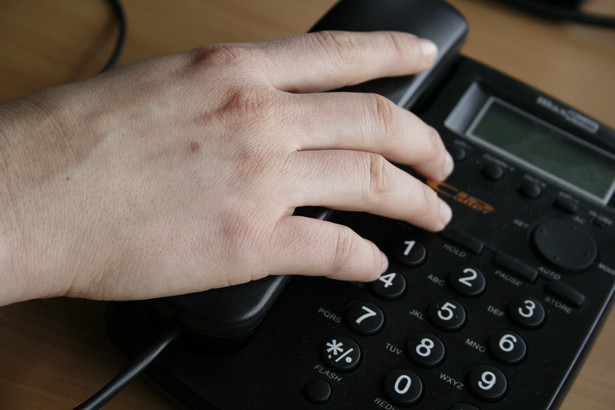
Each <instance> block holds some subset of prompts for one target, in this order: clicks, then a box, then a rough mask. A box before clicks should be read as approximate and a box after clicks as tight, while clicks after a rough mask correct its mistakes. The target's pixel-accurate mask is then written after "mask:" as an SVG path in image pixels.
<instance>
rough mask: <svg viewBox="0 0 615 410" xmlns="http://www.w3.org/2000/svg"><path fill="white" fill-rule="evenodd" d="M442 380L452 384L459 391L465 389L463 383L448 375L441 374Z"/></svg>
mask: <svg viewBox="0 0 615 410" xmlns="http://www.w3.org/2000/svg"><path fill="white" fill-rule="evenodd" d="M440 380H442V381H444V382H445V383H448V384H450V385H451V386H453V387H454V388H456V389H457V390H461V389H463V383H461V382H460V381H459V380H456V379H454V378H452V377H451V376H449V375H448V374H445V373H440Z"/></svg>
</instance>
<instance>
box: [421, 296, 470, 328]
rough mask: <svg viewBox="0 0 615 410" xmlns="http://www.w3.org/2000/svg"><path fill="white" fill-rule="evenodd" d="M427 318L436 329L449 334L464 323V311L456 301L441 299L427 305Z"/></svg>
mask: <svg viewBox="0 0 615 410" xmlns="http://www.w3.org/2000/svg"><path fill="white" fill-rule="evenodd" d="M427 318H428V319H429V321H430V322H431V323H432V324H433V325H434V326H435V327H437V328H438V329H440V330H446V331H449V332H450V331H454V330H459V329H461V328H462V327H463V325H464V324H465V322H466V311H465V309H464V308H463V306H462V305H461V304H460V303H459V302H457V301H456V300H452V299H442V300H440V301H439V302H436V303H432V304H431V305H429V307H428V308H427Z"/></svg>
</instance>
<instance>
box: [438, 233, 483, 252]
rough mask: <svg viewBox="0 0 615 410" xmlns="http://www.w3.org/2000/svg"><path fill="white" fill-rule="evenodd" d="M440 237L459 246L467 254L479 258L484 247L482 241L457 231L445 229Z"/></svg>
mask: <svg viewBox="0 0 615 410" xmlns="http://www.w3.org/2000/svg"><path fill="white" fill-rule="evenodd" d="M440 236H442V237H443V238H444V239H446V240H447V241H449V242H452V243H454V244H455V245H457V246H461V247H462V248H464V249H465V250H467V251H468V252H470V253H472V254H474V255H476V256H479V255H480V254H481V253H482V252H483V249H484V247H485V245H484V243H483V241H480V240H478V239H476V238H475V237H473V236H471V235H468V234H467V233H464V232H461V231H459V230H457V229H452V228H451V229H445V230H444V231H442V232H440Z"/></svg>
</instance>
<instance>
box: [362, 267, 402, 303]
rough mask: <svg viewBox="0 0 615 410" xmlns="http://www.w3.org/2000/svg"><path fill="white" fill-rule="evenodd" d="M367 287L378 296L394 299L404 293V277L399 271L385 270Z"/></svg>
mask: <svg viewBox="0 0 615 410" xmlns="http://www.w3.org/2000/svg"><path fill="white" fill-rule="evenodd" d="M369 287H370V289H371V290H372V292H373V293H374V294H375V295H376V296H378V297H379V298H382V299H386V300H395V299H399V298H400V297H402V296H403V295H404V292H405V291H406V278H404V275H402V274H401V273H398V272H394V271H387V272H386V273H384V274H383V275H382V276H380V278H379V279H378V280H375V281H373V282H371V283H370V284H369Z"/></svg>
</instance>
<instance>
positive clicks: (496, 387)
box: [468, 365, 508, 401]
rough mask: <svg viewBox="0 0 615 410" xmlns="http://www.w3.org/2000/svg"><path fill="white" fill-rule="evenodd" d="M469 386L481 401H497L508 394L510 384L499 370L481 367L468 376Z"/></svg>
mask: <svg viewBox="0 0 615 410" xmlns="http://www.w3.org/2000/svg"><path fill="white" fill-rule="evenodd" d="M468 386H469V387H470V390H471V391H472V393H474V394H475V395H476V396H477V397H478V398H479V399H481V400H484V401H496V400H499V399H501V398H502V396H504V393H506V388H507V387H508V382H507V381H506V376H504V373H502V372H501V371H500V370H499V369H497V368H495V367H493V366H489V365H479V366H476V367H475V368H474V369H472V370H471V371H470V373H469V374H468Z"/></svg>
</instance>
